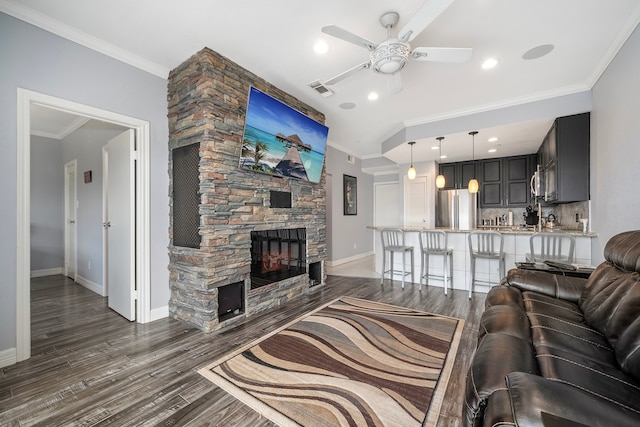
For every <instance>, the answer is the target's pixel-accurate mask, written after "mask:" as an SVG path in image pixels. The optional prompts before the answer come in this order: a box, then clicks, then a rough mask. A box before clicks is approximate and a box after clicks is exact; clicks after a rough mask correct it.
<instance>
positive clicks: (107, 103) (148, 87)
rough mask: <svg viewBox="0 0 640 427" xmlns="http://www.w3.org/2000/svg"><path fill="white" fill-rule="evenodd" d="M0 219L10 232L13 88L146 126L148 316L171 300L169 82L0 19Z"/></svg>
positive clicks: (9, 267) (9, 342)
mask: <svg viewBox="0 0 640 427" xmlns="http://www.w3.org/2000/svg"><path fill="white" fill-rule="evenodd" d="M0 57H1V58H2V66H1V67H0V200H3V201H5V203H1V204H0V218H2V220H3V226H4V228H5V230H15V229H16V223H17V221H16V214H17V212H16V204H15V201H16V200H17V199H16V197H17V195H16V188H17V183H16V181H17V166H16V156H17V146H16V141H17V131H16V123H17V113H16V106H17V88H24V89H28V90H32V91H36V92H39V93H44V94H47V95H52V96H55V97H58V98H62V99H66V100H70V101H74V102H78V103H81V104H85V105H91V106H94V107H97V108H101V109H104V110H108V111H113V112H117V113H119V114H123V115H127V116H131V117H136V118H138V119H142V120H147V121H149V122H150V125H151V127H150V135H151V147H150V169H151V170H150V183H151V195H150V203H151V206H150V212H151V217H150V218H149V221H150V228H151V233H150V234H151V254H150V258H151V308H152V309H153V308H159V307H163V306H166V305H167V303H168V300H169V286H168V283H169V276H168V270H167V265H168V263H169V257H168V254H167V246H168V244H169V239H168V228H169V208H168V196H167V188H168V185H169V179H168V174H167V162H168V149H167V141H168V124H167V99H166V96H167V81H166V79H163V78H159V77H157V76H154V75H151V74H149V73H146V72H144V71H141V70H139V69H137V68H134V67H131V66H129V65H127V64H124V63H122V62H119V61H117V60H115V59H112V58H109V57H107V56H105V55H102V54H100V53H97V52H95V51H93V50H90V49H87V48H85V47H83V46H80V45H78V44H76V43H73V42H70V41H68V40H65V39H63V38H61V37H58V36H55V35H53V34H51V33H48V32H46V31H44V30H41V29H39V28H36V27H34V26H32V25H29V24H26V23H24V22H22V21H20V20H17V19H15V18H13V17H10V16H8V15H6V14H2V13H0ZM0 271H2V273H3V279H2V280H1V281H0V293H1V294H2V298H0V325H2V328H1V329H0V351H2V350H7V349H10V348H15V346H16V337H15V330H16V311H15V308H16V233H15V232H9V233H6V234H3V238H2V240H1V241H0Z"/></svg>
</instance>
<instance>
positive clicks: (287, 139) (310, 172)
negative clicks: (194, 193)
mask: <svg viewBox="0 0 640 427" xmlns="http://www.w3.org/2000/svg"><path fill="white" fill-rule="evenodd" d="M328 134H329V128H328V127H326V126H325V125H323V124H322V123H319V122H317V121H315V120H313V119H312V118H310V117H308V116H305V115H304V114H302V113H301V112H299V111H297V110H295V109H293V108H291V107H290V106H288V105H286V104H284V103H282V102H280V101H278V100H277V99H275V98H273V97H271V96H269V95H267V94H266V93H263V92H261V91H259V90H258V89H256V88H254V87H252V88H251V90H250V92H249V103H248V106H247V116H246V119H245V126H244V135H243V137H242V154H241V155H240V167H241V168H243V169H248V170H253V171H256V172H263V173H268V174H271V175H276V176H283V177H289V178H297V179H302V180H306V181H310V182H319V181H320V177H321V175H322V163H323V162H324V153H325V150H326V148H327V135H328Z"/></svg>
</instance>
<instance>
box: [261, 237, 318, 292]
mask: <svg viewBox="0 0 640 427" xmlns="http://www.w3.org/2000/svg"><path fill="white" fill-rule="evenodd" d="M306 272H307V231H306V229H305V228H286V229H278V230H263V231H252V232H251V289H255V288H259V287H261V286H265V285H268V284H270V283H274V282H279V281H282V280H285V279H288V278H289V277H294V276H299V275H301V274H305V273H306Z"/></svg>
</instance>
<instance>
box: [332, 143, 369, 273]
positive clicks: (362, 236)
mask: <svg viewBox="0 0 640 427" xmlns="http://www.w3.org/2000/svg"><path fill="white" fill-rule="evenodd" d="M325 167H326V170H327V174H329V175H331V177H330V178H329V179H327V196H328V198H330V199H331V202H328V203H327V209H328V210H329V212H327V218H330V220H328V221H327V260H328V261H329V262H338V263H339V262H340V261H342V260H345V259H349V258H353V257H355V258H357V257H358V256H360V255H364V254H367V253H371V252H373V232H372V231H371V230H369V229H367V228H366V227H367V226H368V225H369V226H370V225H373V176H372V175H369V174H366V173H364V172H362V165H361V161H360V159H358V158H356V159H355V163H354V164H350V163H347V153H345V152H343V151H340V150H338V149H337V148H334V147H331V146H328V147H327V152H326V157H325ZM344 174H346V175H351V176H355V177H356V178H357V179H358V199H357V200H358V215H344V214H343V213H344V212H343V206H342V200H343V191H342V176H343V175H344Z"/></svg>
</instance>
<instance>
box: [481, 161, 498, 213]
mask: <svg viewBox="0 0 640 427" xmlns="http://www.w3.org/2000/svg"><path fill="white" fill-rule="evenodd" d="M478 167H479V170H480V177H479V181H480V207H481V208H495V207H502V206H504V203H503V200H504V198H503V194H502V179H503V173H502V159H486V160H480V161H479V162H478Z"/></svg>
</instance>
